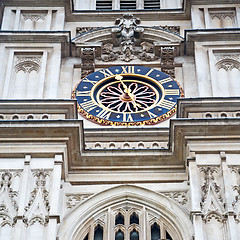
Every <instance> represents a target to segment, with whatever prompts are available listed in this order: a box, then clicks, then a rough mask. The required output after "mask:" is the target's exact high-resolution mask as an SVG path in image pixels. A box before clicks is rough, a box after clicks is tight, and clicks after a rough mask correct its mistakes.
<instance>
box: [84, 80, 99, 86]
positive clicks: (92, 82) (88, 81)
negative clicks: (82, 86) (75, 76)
mask: <svg viewBox="0 0 240 240" xmlns="http://www.w3.org/2000/svg"><path fill="white" fill-rule="evenodd" d="M82 82H86V83H91V84H92V85H94V84H95V83H96V82H97V81H93V80H89V79H88V78H84V79H83V80H82Z"/></svg>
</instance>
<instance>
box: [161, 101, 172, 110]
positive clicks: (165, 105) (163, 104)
mask: <svg viewBox="0 0 240 240" xmlns="http://www.w3.org/2000/svg"><path fill="white" fill-rule="evenodd" d="M174 105H175V102H171V101H168V100H166V99H163V101H162V102H160V104H158V106H160V107H163V108H166V109H168V110H170V109H171V108H172V107H173V106H174Z"/></svg>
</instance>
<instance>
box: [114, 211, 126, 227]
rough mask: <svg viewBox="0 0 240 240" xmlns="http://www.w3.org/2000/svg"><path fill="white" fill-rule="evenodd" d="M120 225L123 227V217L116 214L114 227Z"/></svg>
mask: <svg viewBox="0 0 240 240" xmlns="http://www.w3.org/2000/svg"><path fill="white" fill-rule="evenodd" d="M118 224H122V225H124V216H123V215H122V214H121V213H118V215H117V216H116V219H115V225H118Z"/></svg>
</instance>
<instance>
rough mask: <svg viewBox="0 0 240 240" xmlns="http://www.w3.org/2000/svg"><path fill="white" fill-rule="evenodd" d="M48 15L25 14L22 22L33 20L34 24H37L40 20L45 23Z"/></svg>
mask: <svg viewBox="0 0 240 240" xmlns="http://www.w3.org/2000/svg"><path fill="white" fill-rule="evenodd" d="M46 15H47V13H38V14H34V13H23V14H22V20H23V21H27V20H31V21H32V22H37V21H39V20H42V21H45V20H46Z"/></svg>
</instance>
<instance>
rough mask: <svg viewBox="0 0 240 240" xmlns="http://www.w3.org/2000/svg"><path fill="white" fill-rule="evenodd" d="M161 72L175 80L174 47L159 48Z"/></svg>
mask: <svg viewBox="0 0 240 240" xmlns="http://www.w3.org/2000/svg"><path fill="white" fill-rule="evenodd" d="M160 51H161V52H160V56H161V64H160V65H161V71H162V72H165V73H166V74H168V75H169V76H171V77H173V78H175V63H174V58H175V47H169V46H166V47H161V50H160Z"/></svg>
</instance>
